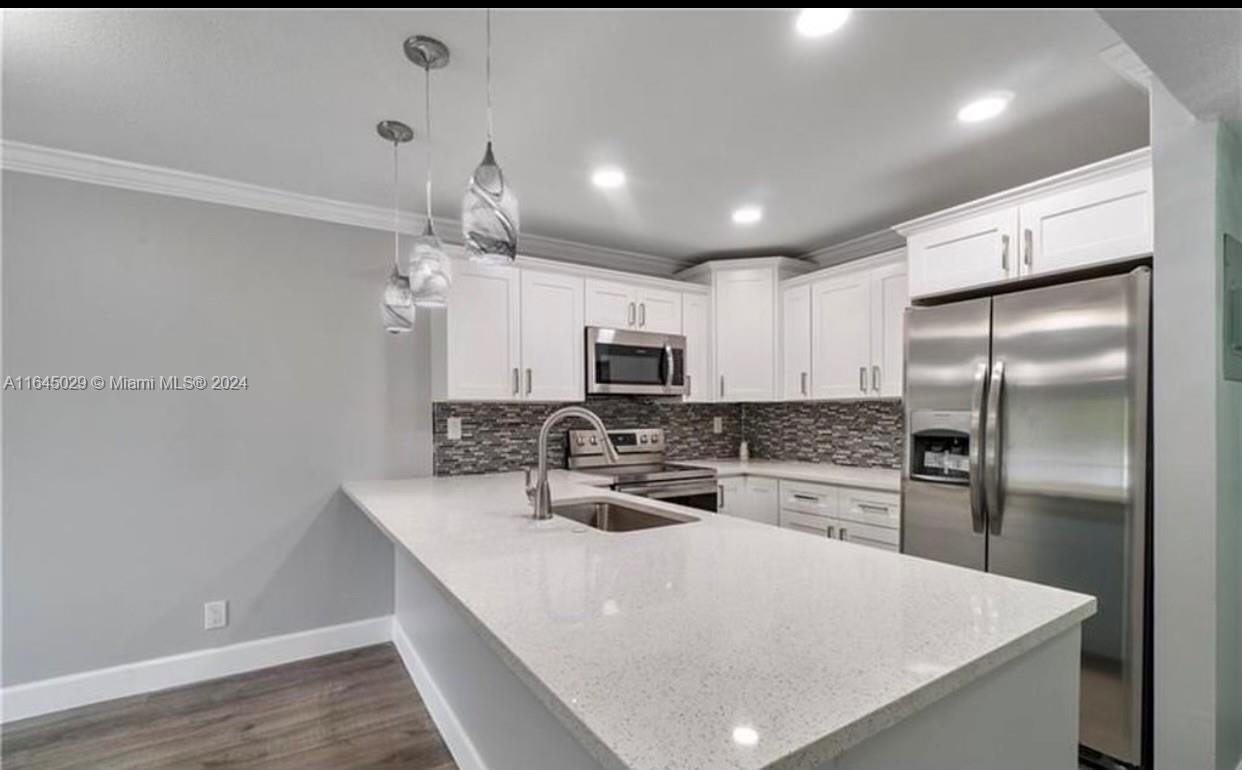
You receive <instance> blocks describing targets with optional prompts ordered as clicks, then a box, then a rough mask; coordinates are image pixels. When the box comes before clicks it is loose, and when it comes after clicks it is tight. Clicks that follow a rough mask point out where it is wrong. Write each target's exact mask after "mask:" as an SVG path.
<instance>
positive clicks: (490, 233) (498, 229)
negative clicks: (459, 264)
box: [461, 141, 520, 263]
mask: <svg viewBox="0 0 1242 770" xmlns="http://www.w3.org/2000/svg"><path fill="white" fill-rule="evenodd" d="M519 224H520V219H519V215H518V200H517V195H516V194H514V192H513V188H512V187H511V186H510V185H509V184H508V182H506V180H505V173H504V172H503V171H501V169H500V166H499V165H498V164H497V163H496V156H495V155H494V154H493V153H492V143H491V142H490V141H489V142H488V143H487V149H486V150H485V151H484V153H483V161H482V162H481V163H479V167H478V168H476V169H475V170H474V174H473V175H472V176H471V177H470V183H469V185H467V187H466V194H465V196H464V197H463V198H462V201H461V234H462V237H463V238H465V243H466V254H467V255H468V256H469V257H470V258H471V259H473V260H475V261H476V262H490V263H508V262H512V261H513V260H514V259H515V258H516V257H517V240H518V227H519Z"/></svg>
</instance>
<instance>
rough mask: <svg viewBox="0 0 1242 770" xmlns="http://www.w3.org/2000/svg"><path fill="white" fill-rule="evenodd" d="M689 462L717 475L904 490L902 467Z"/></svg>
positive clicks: (733, 461)
mask: <svg viewBox="0 0 1242 770" xmlns="http://www.w3.org/2000/svg"><path fill="white" fill-rule="evenodd" d="M686 464H688V465H702V466H705V467H708V468H714V469H715V470H716V475H717V476H721V477H727V476H763V477H766V478H772V479H786V480H788V481H811V482H817V483H820V484H835V485H838V486H844V487H860V488H863V489H879V490H883V491H887V492H900V491H901V471H898V470H891V469H888V468H855V467H851V466H848V465H832V464H829V463H810V462H795V461H790V462H786V461H783V460H711V459H708V460H687V461H686Z"/></svg>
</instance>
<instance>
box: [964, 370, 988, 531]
mask: <svg viewBox="0 0 1242 770" xmlns="http://www.w3.org/2000/svg"><path fill="white" fill-rule="evenodd" d="M987 387H988V365H987V364H986V363H981V364H979V366H978V367H976V368H975V387H974V392H973V393H972V394H971V397H970V457H969V460H968V461H969V463H970V527H971V529H973V530H974V531H975V532H983V529H984V526H983V517H984V513H983V511H984V508H983V432H984V423H983V400H984V394H985V393H986V391H987Z"/></svg>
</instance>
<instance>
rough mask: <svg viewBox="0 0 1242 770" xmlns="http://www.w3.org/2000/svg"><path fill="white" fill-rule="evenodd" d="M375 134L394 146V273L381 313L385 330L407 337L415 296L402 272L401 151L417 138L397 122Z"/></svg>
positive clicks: (386, 286)
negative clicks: (399, 158) (399, 155)
mask: <svg viewBox="0 0 1242 770" xmlns="http://www.w3.org/2000/svg"><path fill="white" fill-rule="evenodd" d="M375 131H376V132H377V133H378V134H379V135H380V137H381V138H382V139H384V141H387V142H392V272H391V273H389V274H388V282H387V283H386V284H384V296H383V300H382V302H381V309H382V312H383V314H384V329H385V330H386V331H388V332H389V333H390V334H404V333H406V332H410V331H413V330H414V295H413V294H412V293H411V292H410V279H409V277H408V276H406V275H405V274H404V273H402V272H401V231H400V228H399V225H400V211H401V210H400V207H399V205H398V201H399V191H400V189H401V188H400V185H399V179H400V177H399V173H400V168H401V166H400V164H399V163H398V149H399V148H400V147H401V145H402V144H404V143H405V142H408V141H410V140H411V139H413V138H414V132H413V131H411V130H410V127H409V126H407V125H406V124H404V123H402V122H400V121H397V120H384V121H380V123H379V125H377V126H376V127H375Z"/></svg>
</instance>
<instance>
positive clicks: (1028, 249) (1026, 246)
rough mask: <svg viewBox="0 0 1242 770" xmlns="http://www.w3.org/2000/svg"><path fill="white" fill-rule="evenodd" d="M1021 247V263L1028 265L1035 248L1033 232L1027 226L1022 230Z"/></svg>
mask: <svg viewBox="0 0 1242 770" xmlns="http://www.w3.org/2000/svg"><path fill="white" fill-rule="evenodd" d="M1022 249H1023V253H1022V264H1024V265H1026V266H1027V267H1030V266H1031V256H1032V252H1033V251H1034V250H1035V234H1034V233H1032V232H1031V228H1029V227H1028V228H1026V229H1024V230H1023V231H1022Z"/></svg>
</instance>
